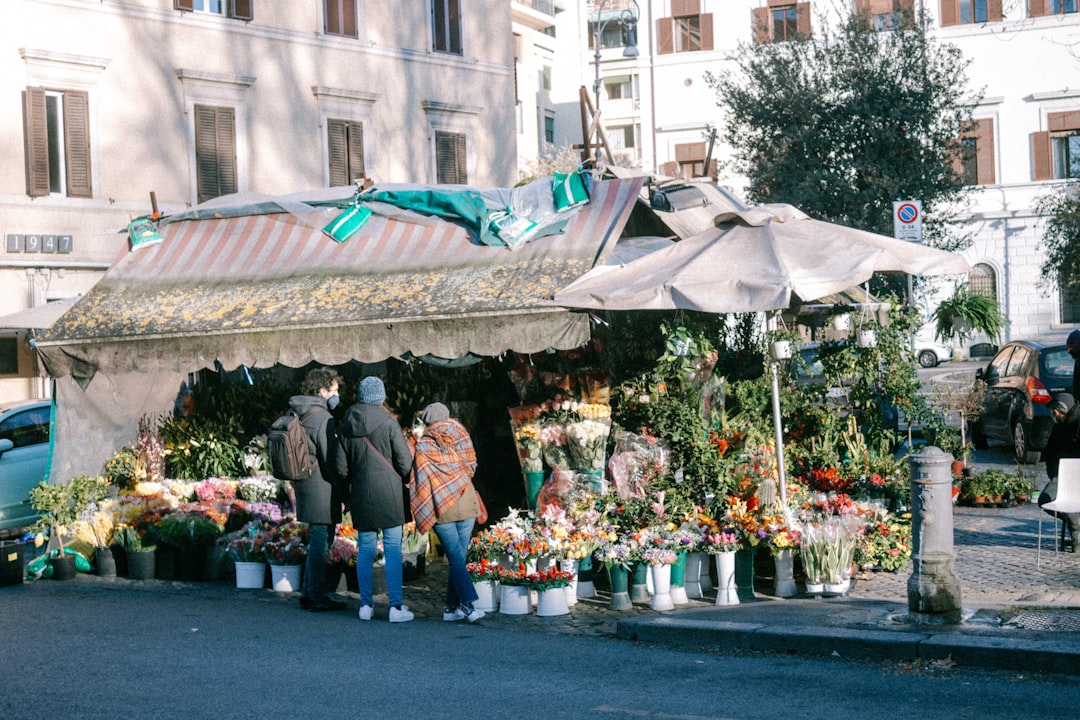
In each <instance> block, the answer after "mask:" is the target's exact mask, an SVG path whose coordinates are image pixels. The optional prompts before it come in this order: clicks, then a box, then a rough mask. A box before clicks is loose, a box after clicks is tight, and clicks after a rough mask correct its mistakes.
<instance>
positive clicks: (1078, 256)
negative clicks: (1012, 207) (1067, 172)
mask: <svg viewBox="0 0 1080 720" xmlns="http://www.w3.org/2000/svg"><path fill="white" fill-rule="evenodd" d="M1035 213H1036V214H1037V215H1039V216H1041V217H1044V218H1046V220H1045V227H1044V229H1043V234H1042V246H1043V250H1044V252H1045V259H1044V260H1043V263H1042V275H1043V282H1044V283H1047V284H1051V285H1054V286H1057V287H1059V288H1066V287H1077V285H1078V284H1080V184H1078V183H1076V182H1072V183H1070V184H1068V185H1066V186H1064V187H1062V188H1060V189H1055V190H1054V191H1052V192H1050V193H1048V194H1046V195H1043V196H1042V197H1040V198H1039V200H1038V202H1037V203H1036V204H1035Z"/></svg>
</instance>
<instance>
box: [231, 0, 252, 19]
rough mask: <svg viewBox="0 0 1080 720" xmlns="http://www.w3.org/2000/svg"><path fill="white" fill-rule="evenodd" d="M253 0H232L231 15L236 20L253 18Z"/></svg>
mask: <svg viewBox="0 0 1080 720" xmlns="http://www.w3.org/2000/svg"><path fill="white" fill-rule="evenodd" d="M254 5H255V0H232V15H231V16H230V17H233V18H236V19H237V20H254V19H255V7H254Z"/></svg>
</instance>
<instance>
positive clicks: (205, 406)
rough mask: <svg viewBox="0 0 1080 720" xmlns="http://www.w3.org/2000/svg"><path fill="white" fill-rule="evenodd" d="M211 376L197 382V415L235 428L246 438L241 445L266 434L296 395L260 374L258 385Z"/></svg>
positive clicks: (242, 437)
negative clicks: (293, 395) (290, 398)
mask: <svg viewBox="0 0 1080 720" xmlns="http://www.w3.org/2000/svg"><path fill="white" fill-rule="evenodd" d="M207 377H208V378H211V377H212V378H214V379H213V380H210V379H208V380H205V381H203V382H200V383H196V384H195V386H194V388H193V392H194V395H195V415H196V416H197V417H199V418H201V419H203V420H206V421H208V422H210V423H211V424H213V425H218V426H228V427H229V428H232V431H233V432H235V434H236V437H237V438H239V439H240V440H242V442H241V443H240V445H241V446H242V445H243V444H245V443H246V442H247V441H248V440H250V439H251V438H253V437H256V436H258V435H264V434H266V429H267V428H268V427H269V426H270V422H271V421H272V420H273V419H274V418H275V417H277V416H278V415H279V414H280V412H281V411H282V410H284V409H285V407H286V406H287V405H288V400H289V396H290V395H291V394H292V393H291V392H290V391H289V390H288V388H284V387H282V386H281V385H280V384H278V382H277V381H276V380H274V379H272V378H270V377H269V376H265V375H264V376H256V380H255V384H254V385H251V384H248V383H246V382H226V381H224V380H222V381H220V382H219V381H218V378H217V376H213V375H210V374H209V373H208V374H207ZM173 477H175V476H173ZM204 477H213V476H209V475H208V476H204ZM196 479H199V480H201V479H202V478H196Z"/></svg>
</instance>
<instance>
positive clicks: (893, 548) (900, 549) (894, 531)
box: [855, 513, 911, 572]
mask: <svg viewBox="0 0 1080 720" xmlns="http://www.w3.org/2000/svg"><path fill="white" fill-rule="evenodd" d="M910 557H911V513H903V514H902V515H900V516H899V517H896V516H888V517H882V518H880V519H876V520H873V521H871V522H870V523H868V524H867V525H866V526H865V527H864V529H863V532H862V533H861V534H860V535H859V538H858V542H857V544H856V548H855V560H856V562H857V563H858V564H859V567H862V568H865V569H870V568H874V569H879V570H886V571H889V572H896V571H898V570H900V569H902V568H903V567H904V566H905V565H906V564H907V561H908V558H910Z"/></svg>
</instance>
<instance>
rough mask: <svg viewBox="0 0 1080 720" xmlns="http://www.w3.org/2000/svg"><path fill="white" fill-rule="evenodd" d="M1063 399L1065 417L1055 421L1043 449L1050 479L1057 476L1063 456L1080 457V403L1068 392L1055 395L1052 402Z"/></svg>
mask: <svg viewBox="0 0 1080 720" xmlns="http://www.w3.org/2000/svg"><path fill="white" fill-rule="evenodd" d="M1061 401H1063V402H1064V404H1065V406H1066V408H1067V410H1066V414H1065V419H1064V420H1062V421H1061V422H1055V423H1054V426H1053V427H1052V428H1051V429H1050V437H1049V438H1047V440H1046V449H1045V450H1043V460H1044V461H1045V462H1046V474H1047V476H1049V477H1050V479H1054V478H1056V477H1057V474H1058V462H1059V461H1060V460H1061V458H1080V405H1077V404H1076V399H1075V398H1073V396H1072V395H1069V394H1067V393H1060V394H1058V395H1057V396H1055V398H1054V400H1053V401H1052V403H1051V404H1053V403H1057V402H1061Z"/></svg>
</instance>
